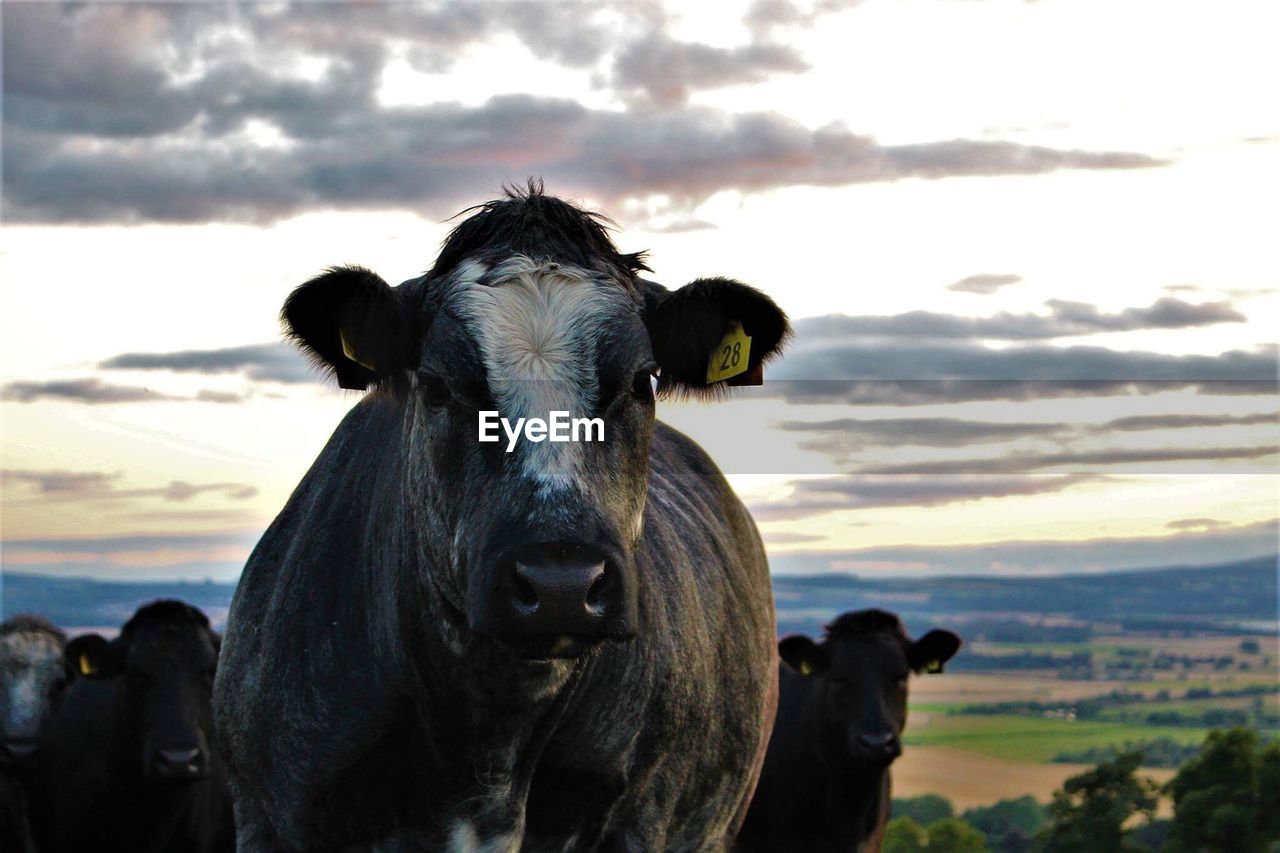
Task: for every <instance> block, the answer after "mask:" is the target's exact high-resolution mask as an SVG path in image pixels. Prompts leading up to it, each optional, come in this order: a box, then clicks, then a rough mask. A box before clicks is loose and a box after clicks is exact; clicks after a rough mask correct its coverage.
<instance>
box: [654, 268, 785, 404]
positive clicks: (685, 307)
mask: <svg viewBox="0 0 1280 853" xmlns="http://www.w3.org/2000/svg"><path fill="white" fill-rule="evenodd" d="M644 284H645V286H646V287H647V291H646V293H645V325H646V326H648V328H649V340H650V342H651V343H652V345H653V357H654V359H655V360H656V361H657V362H658V367H659V368H660V372H659V376H658V394H659V395H660V396H661V395H664V394H665V395H671V394H674V395H681V394H684V395H691V396H715V395H717V394H719V393H722V392H723V391H724V390H725V389H726V388H727V386H730V385H759V384H761V383H762V382H763V381H764V363H765V362H766V361H768V360H769V359H771V358H773V357H774V356H775V355H777V354H778V353H780V352H781V351H782V345H783V344H784V343H785V342H786V339H787V338H788V337H789V336H790V334H791V326H790V324H789V323H788V322H787V315H786V314H784V313H783V312H782V310H781V309H780V308H778V306H777V305H775V304H774V302H773V300H772V299H770V298H769V297H767V296H765V295H764V294H763V293H761V292H760V291H758V290H756V289H755V288H752V287H748V286H747V285H745V284H742V283H740V282H737V281H734V280H733V279H728V278H700V279H698V280H697V281H694V282H692V283H690V284H686V285H685V286H684V287H682V288H680V289H679V290H676V291H674V292H673V291H668V290H667V289H666V288H663V287H662V286H661V285H657V284H653V283H652V282H645V283H644Z"/></svg>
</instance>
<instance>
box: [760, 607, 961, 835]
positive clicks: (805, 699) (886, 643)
mask: <svg viewBox="0 0 1280 853" xmlns="http://www.w3.org/2000/svg"><path fill="white" fill-rule="evenodd" d="M959 648H960V638H959V637H957V636H956V635H955V634H953V633H951V632H950V631H942V630H938V629H934V630H932V631H930V632H929V633H927V634H925V635H924V636H923V637H921V638H920V639H919V640H915V641H914V642H913V641H912V640H910V639H908V637H907V633H906V630H905V629H904V628H903V627H902V622H901V621H900V620H899V619H898V617H897V616H895V615H894V614H892V613H887V612H885V611H883V610H859V611H856V612H852V613H846V614H844V615H843V616H841V617H839V618H838V619H836V620H835V621H834V622H832V623H831V624H830V625H828V626H827V627H826V638H825V639H824V640H823V641H822V642H821V643H815V642H814V641H813V640H811V639H809V638H808V637H805V636H791V637H786V638H784V639H783V640H782V642H781V643H779V644H778V651H779V652H780V654H781V656H782V660H783V663H782V664H781V666H780V668H779V670H780V672H779V680H780V684H779V690H780V695H779V698H778V718H777V722H776V723H775V724H774V727H773V736H772V738H770V740H769V752H768V755H767V757H766V758H765V763H764V770H763V771H762V772H761V774H760V785H759V787H758V788H757V789H756V795H755V798H754V799H753V800H752V803H751V810H750V812H749V813H748V815H747V819H746V822H745V824H744V825H743V827H742V832H741V834H740V835H739V837H738V843H737V845H736V847H737V849H739V850H745V851H753V850H762V851H763V850H771V851H788V850H795V851H823V850H832V851H835V850H840V851H852V850H860V851H861V850H878V849H879V840H880V835H881V833H882V832H883V829H884V824H885V822H886V821H887V820H888V819H889V806H890V780H889V765H890V764H892V763H893V761H894V759H896V758H897V757H898V756H899V755H900V754H901V753H902V739H901V738H902V730H903V727H904V726H905V725H906V723H907V678H908V676H909V675H910V674H911V673H912V672H916V673H919V672H941V671H942V665H943V664H944V663H946V662H947V661H948V660H950V659H951V657H952V655H954V654H955V653H956V651H957V650H958V649H959Z"/></svg>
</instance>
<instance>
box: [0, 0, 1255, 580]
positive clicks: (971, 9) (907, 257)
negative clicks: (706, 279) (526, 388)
mask: <svg viewBox="0 0 1280 853" xmlns="http://www.w3.org/2000/svg"><path fill="white" fill-rule="evenodd" d="M1278 23H1280V12H1277V11H1276V8H1275V6H1274V4H1272V3H1269V2H1265V0H1259V2H1252V3H1245V2H1232V0H1225V2H1224V0H1214V2H1207V0H1206V2H1186V3H1178V4H1170V3H1166V2H1140V0H1134V2H1125V3H1122V4H1118V3H1115V2H1114V0H1112V2H1092V0H1039V1H1038V2H1004V0H901V2H895V1H894V0H863V2H848V1H847V0H845V2H842V0H815V2H799V0H750V2H744V3H731V2H724V3H720V2H717V3H707V4H687V3H682V4H674V3H673V4H663V3H661V2H656V0H640V1H639V2H634V1H632V2H594V3H580V2H554V0H553V2H545V3H526V2H509V3H507V2H470V1H469V0H464V1H463V2H452V3H434V4H432V3H427V4H414V5H406V4H379V3H363V2H362V3H338V2H332V3H302V4H293V5H290V4H285V3H248V4H237V3H166V4H148V3H122V4H109V3H97V2H93V3H87V4H79V5H63V4H53V3H37V2H6V3H4V4H3V5H2V6H0V24H2V26H3V124H2V125H0V142H2V147H3V162H2V166H3V174H2V178H0V182H2V184H3V194H2V196H0V222H2V225H3V227H2V231H0V275H2V277H3V282H4V283H3V289H2V291H0V567H3V570H4V571H12V572H19V571H20V572H37V573H48V574H57V575H76V576H79V575H92V576H97V577H109V578H116V579H153V578H184V579H203V578H206V577H209V578H214V579H218V580H231V579H234V578H235V577H236V576H237V575H238V572H239V570H240V567H241V566H242V564H243V562H244V559H245V558H246V557H247V555H248V553H249V551H250V550H251V548H252V547H253V544H254V542H255V541H256V540H257V537H258V536H259V535H260V534H261V532H262V530H263V529H264V528H265V526H266V525H267V524H268V523H269V522H270V521H271V519H272V518H273V517H274V515H275V514H276V513H277V512H278V511H279V509H280V508H281V507H282V506H283V504H284V501H285V500H286V499H287V498H288V496H289V494H290V492H291V491H292V489H293V487H294V486H295V485H296V483H297V482H298V480H299V479H300V477H301V476H302V474H303V473H304V472H305V471H306V469H307V467H308V466H309V465H310V463H311V462H312V460H314V458H315V456H316V454H317V453H318V451H319V450H320V448H321V447H322V446H323V445H324V442H325V441H326V440H327V438H328V436H329V435H330V434H331V433H332V431H333V429H334V427H335V426H336V424H337V422H338V421H339V420H340V418H341V417H342V416H343V414H344V413H345V412H346V411H347V410H349V409H350V407H351V406H353V405H355V403H356V402H357V401H358V400H359V395H357V394H354V393H352V392H344V391H339V390H338V389H336V388H334V387H332V385H331V384H327V383H326V382H325V381H324V380H323V379H322V378H321V377H320V376H318V375H317V374H316V373H315V372H314V371H313V370H312V369H311V368H310V367H309V366H308V364H307V363H306V361H305V360H304V359H303V358H301V357H300V356H298V355H297V354H296V353H294V352H293V351H292V350H290V349H289V347H288V346H286V345H285V344H284V343H282V340H281V336H280V328H279V325H278V319H277V316H278V311H279V308H280V305H281V303H282V302H283V300H284V298H285V296H286V295H287V294H288V293H289V291H290V290H291V289H292V288H293V287H295V286H296V285H298V284H299V283H301V282H302V281H304V280H306V279H307V278H309V277H311V276H312V275H314V274H315V273H316V272H317V271H319V270H321V269H323V268H324V267H326V266H329V265H332V264H340V263H359V264H363V265H365V266H368V267H370V268H372V269H374V270H376V271H378V272H379V273H380V274H381V275H382V276H384V277H385V278H386V279H387V280H389V281H392V282H397V281H401V280H404V279H407V278H411V277H414V276H416V275H418V274H420V273H421V272H422V271H423V270H425V269H427V268H429V267H430V265H431V263H432V261H433V259H434V255H435V253H436V250H437V249H438V247H439V244H440V241H441V240H442V238H443V237H444V236H445V235H446V234H447V233H448V230H449V228H450V227H451V225H452V223H451V222H450V221H449V218H450V217H451V216H453V215H454V214H455V213H457V212H458V211H460V210H462V209H463V208H466V207H468V206H470V205H473V204H476V203H478V202H481V201H484V200H486V199H488V198H492V197H494V196H496V195H497V194H498V193H499V192H500V190H501V186H502V185H503V183H504V182H522V181H524V180H525V179H526V178H528V177H529V176H541V177H543V178H544V179H545V182H546V186H547V190H548V192H550V193H553V194H556V195H560V196H563V197H566V198H569V199H572V200H574V201H576V202H578V203H580V204H582V205H584V206H586V207H589V208H591V209H593V210H598V211H601V212H603V213H605V214H607V215H609V216H610V217H611V218H612V219H613V220H614V221H615V222H616V223H617V231H616V232H615V240H616V242H617V243H618V245H619V247H620V248H621V249H622V250H623V251H637V250H641V249H643V250H647V251H648V252H649V262H650V265H651V266H652V267H653V269H654V277H655V278H656V279H657V280H659V281H661V282H663V283H664V284H666V285H667V286H668V287H678V286H679V285H681V284H683V283H685V282H687V281H690V280H692V279H694V278H697V277H699V276H710V275H725V276H732V277H735V278H738V279H739V280H741V281H744V282H747V283H749V284H751V285H753V286H755V287H758V288H760V289H761V290H763V291H765V292H766V293H768V294H769V295H770V296H772V297H773V298H774V299H775V300H776V301H777V302H778V304H779V305H781V306H782V307H783V308H784V309H785V310H786V311H787V312H788V313H789V315H790V316H791V318H792V320H793V324H794V328H795V337H794V340H793V342H792V344H791V346H790V348H789V349H788V351H787V353H786V354H785V355H784V356H783V357H782V358H781V359H780V360H779V361H777V362H776V363H774V364H773V365H772V366H771V367H770V369H769V371H768V372H767V374H766V384H765V385H764V386H762V387H760V388H749V389H740V391H739V392H738V393H737V395H736V396H735V397H734V399H733V400H731V401H727V402H718V403H714V404H694V403H669V402H663V403H660V404H659V417H660V418H662V419H664V420H667V421H668V422H670V423H672V424H673V425H675V426H677V427H678V428H680V429H683V430H685V431H686V432H688V433H689V434H690V435H692V436H693V437H694V438H695V439H696V440H698V441H699V442H700V443H701V444H702V445H703V446H704V447H705V448H706V449H707V450H708V452H709V453H710V454H711V455H712V457H713V458H714V459H715V460H716V461H717V463H718V464H719V465H720V466H721V468H722V469H723V470H724V471H725V473H726V474H727V475H728V476H729V478H730V481H731V482H732V483H733V485H734V487H735V488H736V489H737V490H738V492H739V494H740V495H741V496H742V497H743V499H744V501H745V502H746V503H747V505H748V506H749V507H750V508H751V510H752V512H753V514H754V516H755V518H756V520H757V523H758V524H759V526H760V529H761V532H762V534H763V536H764V538H765V541H766V543H767V545H768V546H769V551H770V559H771V564H772V566H773V568H774V570H775V571H778V572H822V571H853V572H857V573H859V574H865V575H877V576H893V575H930V574H948V573H979V574H987V573H996V574H1032V573H1037V574H1043V573H1058V572H1093V571H1104V570H1110V569H1116V568H1126V567H1140V566H1157V565H1167V564H1174V563H1195V562H1214V561H1217V560H1231V559H1236V558H1243V557H1249V556H1255V555H1258V554H1265V553H1274V552H1275V551H1276V549H1277V533H1278V532H1280V521H1278V520H1277V519H1278V517H1280V469H1278V468H1277V463H1278V458H1277V453H1278V451H1280V446H1278V442H1277V439H1278V438H1280V430H1278V429H1277V427H1278V426H1280V423H1278V418H1280V411H1278V407H1277V401H1278V397H1277V385H1276V380H1277V355H1278V352H1277V342H1276V330H1277V329H1278V328H1280V322H1278V321H1280V263H1278V262H1277V256H1276V252H1275V234H1276V233H1277V226H1280V221H1278V220H1280V215H1278V214H1277V209H1276V207H1275V203H1274V199H1275V195H1276V189H1277V188H1280V113H1278V112H1277V111H1276V110H1275V109H1274V106H1273V103H1274V87H1273V84H1272V83H1271V81H1274V80H1276V79H1280V56H1278V55H1277V53H1276V51H1275V50H1274V44H1273V41H1274V39H1273V34H1274V32H1275V30H1276V25H1277V24H1278Z"/></svg>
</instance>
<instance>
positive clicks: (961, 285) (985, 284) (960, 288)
mask: <svg viewBox="0 0 1280 853" xmlns="http://www.w3.org/2000/svg"><path fill="white" fill-rule="evenodd" d="M1020 281H1022V276H1020V275H1011V274H1001V273H978V274H977V275H971V276H966V277H965V278H962V279H960V280H959V281H957V282H955V283H953V284H949V285H947V290H954V291H956V292H957V293H977V294H979V295H982V296H990V295H991V294H993V293H995V292H996V291H997V290H999V289H1000V288H1002V287H1008V286H1009V285H1011V284H1017V283H1018V282H1020Z"/></svg>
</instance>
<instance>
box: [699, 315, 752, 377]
mask: <svg viewBox="0 0 1280 853" xmlns="http://www.w3.org/2000/svg"><path fill="white" fill-rule="evenodd" d="M750 362H751V336H750V335H748V334H747V333H746V332H745V331H743V328H742V323H734V324H733V328H731V329H729V332H728V334H726V335H725V336H724V337H723V338H721V339H720V343H718V344H716V348H715V349H714V350H712V352H711V358H710V359H709V360H708V361H707V384H708V385H710V384H712V383H714V382H721V381H723V380H725V379H729V378H731V377H734V376H737V375H738V374H739V373H746V372H747V365H748V364H749V363H750Z"/></svg>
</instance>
